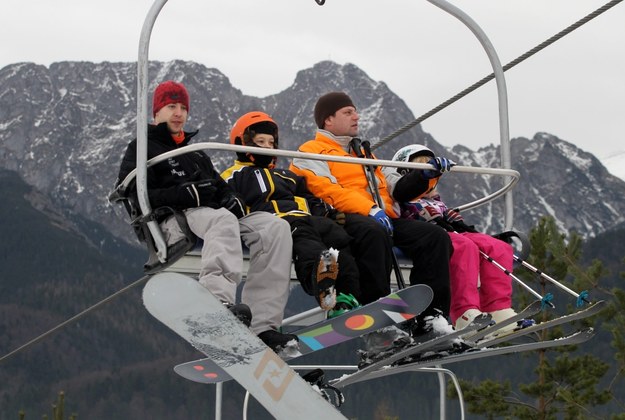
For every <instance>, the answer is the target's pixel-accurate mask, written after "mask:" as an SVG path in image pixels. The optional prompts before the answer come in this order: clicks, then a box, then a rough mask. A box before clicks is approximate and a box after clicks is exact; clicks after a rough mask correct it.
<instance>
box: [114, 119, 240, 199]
mask: <svg viewBox="0 0 625 420" xmlns="http://www.w3.org/2000/svg"><path fill="white" fill-rule="evenodd" d="M196 134H197V131H194V132H186V131H185V133H184V136H185V139H184V140H183V142H182V143H180V145H178V144H176V142H175V141H174V140H173V139H172V137H171V134H170V133H169V130H168V129H167V123H161V124H159V125H148V160H149V159H151V158H153V157H156V156H158V155H161V154H163V153H165V152H169V151H171V150H175V149H178V148H180V147H183V146H186V145H187V144H188V143H189V141H190V140H191V138H193V136H195V135H196ZM136 163H137V139H134V140H133V141H131V142H130V143H129V144H128V147H127V149H126V154H125V155H124V158H123V159H122V163H121V167H120V169H119V175H118V177H117V183H116V185H119V184H120V183H121V182H122V181H123V180H124V179H125V178H126V176H127V175H128V174H129V173H130V172H131V171H132V170H133V169H135V167H136ZM208 180H211V181H212V183H213V185H214V186H215V187H216V191H215V194H214V199H213V200H212V201H211V202H210V203H207V204H205V205H206V206H207V207H213V208H218V207H220V203H221V202H222V201H223V200H224V198H225V197H227V196H229V195H232V194H234V192H233V191H232V189H231V188H230V187H229V186H228V184H227V183H226V182H225V181H224V180H223V179H222V178H221V176H220V175H219V173H218V172H217V171H216V170H215V168H214V167H213V163H212V162H211V159H210V157H209V156H208V155H207V154H206V153H204V152H202V151H194V152H189V153H185V154H183V155H179V156H176V157H173V158H169V159H167V160H165V161H163V162H160V163H158V164H156V165H153V166H151V167H149V168H148V173H147V181H148V196H149V199H150V204H151V206H152V207H153V208H159V207H163V206H167V207H172V208H174V209H176V210H184V209H185V208H187V206H186V205H185V204H184V203H183V202H182V201H181V200H180V196H181V194H180V193H179V191H180V185H181V184H184V183H187V182H191V181H208ZM128 194H135V195H136V186H135V184H133V185H132V188H130V189H129V191H128Z"/></svg>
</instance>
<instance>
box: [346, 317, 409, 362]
mask: <svg viewBox="0 0 625 420" xmlns="http://www.w3.org/2000/svg"><path fill="white" fill-rule="evenodd" d="M362 339H363V340H364V342H365V350H358V355H359V356H360V362H359V363H358V368H359V369H362V368H363V367H366V366H368V365H370V364H371V363H374V362H377V361H378V360H381V359H383V358H385V357H387V356H389V355H391V354H393V353H396V352H398V351H400V350H402V349H403V348H405V347H407V346H410V345H412V344H413V343H414V340H413V339H412V338H411V337H410V335H409V334H408V333H407V332H406V331H404V330H402V329H400V328H398V327H397V326H395V325H391V326H388V327H384V328H380V329H379V330H377V331H374V332H371V333H369V334H366V335H363V336H362Z"/></svg>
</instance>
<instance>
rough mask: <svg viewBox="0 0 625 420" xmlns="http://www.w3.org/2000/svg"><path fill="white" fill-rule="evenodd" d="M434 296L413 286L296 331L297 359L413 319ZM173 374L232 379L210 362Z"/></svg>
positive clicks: (197, 379)
mask: <svg viewBox="0 0 625 420" xmlns="http://www.w3.org/2000/svg"><path fill="white" fill-rule="evenodd" d="M433 296H434V295H433V292H432V289H431V288H430V287H429V286H426V285H421V284H419V285H415V286H410V287H407V288H405V289H402V290H399V291H397V292H395V293H391V294H390V295H388V296H385V297H383V298H381V299H379V300H377V301H375V302H372V303H369V304H367V305H364V306H362V307H360V308H358V309H354V310H352V311H349V312H346V313H344V314H342V315H340V316H337V317H335V318H330V319H326V320H324V321H322V322H319V323H317V324H314V325H310V326H308V327H305V328H303V329H300V330H297V331H294V332H293V334H296V335H297V336H298V337H299V340H300V343H299V347H300V349H299V350H300V354H298V355H297V357H299V356H301V355H305V354H309V353H312V352H314V351H318V350H322V349H325V348H328V347H331V346H334V345H337V344H340V343H344V342H346V341H348V340H351V339H353V338H356V337H361V336H363V335H365V334H367V333H370V332H373V331H376V330H378V329H380V328H384V327H388V326H390V325H394V324H396V323H399V322H403V321H406V320H408V319H411V318H414V317H415V316H417V315H419V314H420V313H421V312H423V311H424V310H425V309H426V308H427V307H428V306H429V305H430V302H431V301H432V298H433ZM174 371H175V372H176V373H177V374H178V375H180V376H182V377H183V378H185V379H189V380H191V381H194V382H199V383H205V384H210V383H217V382H223V381H227V380H229V379H231V378H230V375H228V374H227V372H225V371H224V370H223V369H221V368H220V367H219V366H218V365H217V364H216V363H214V362H213V361H212V360H211V359H210V358H205V359H200V360H195V361H192V362H186V363H182V364H180V365H177V366H175V367H174Z"/></svg>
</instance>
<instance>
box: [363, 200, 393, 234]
mask: <svg viewBox="0 0 625 420" xmlns="http://www.w3.org/2000/svg"><path fill="white" fill-rule="evenodd" d="M369 216H371V217H373V218H374V219H375V220H376V221H377V222H378V223H380V224H381V225H382V226H384V229H386V232H387V233H388V234H389V235H392V234H393V222H391V219H390V218H389V217H388V216H387V215H386V213H385V212H384V210H382V209H381V208H379V207H378V206H374V207H372V208H371V210H370V211H369Z"/></svg>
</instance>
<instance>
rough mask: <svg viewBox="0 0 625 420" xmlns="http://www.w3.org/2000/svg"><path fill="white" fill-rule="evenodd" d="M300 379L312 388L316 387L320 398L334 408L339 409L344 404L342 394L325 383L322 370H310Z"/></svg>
mask: <svg viewBox="0 0 625 420" xmlns="http://www.w3.org/2000/svg"><path fill="white" fill-rule="evenodd" d="M302 379H304V380H305V381H306V382H308V383H309V384H311V385H312V386H316V387H317V388H318V391H319V393H320V394H321V396H322V397H323V398H324V399H325V400H326V401H328V402H329V403H330V404H332V405H334V406H335V407H340V406H341V405H343V403H344V402H345V397H344V396H343V393H342V392H341V391H339V390H338V389H337V388H335V387H333V386H332V385H330V384H329V383H328V382H326V380H325V372H324V371H323V370H321V369H315V370H311V371H310V372H308V373H307V374H305V375H304V376H302Z"/></svg>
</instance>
